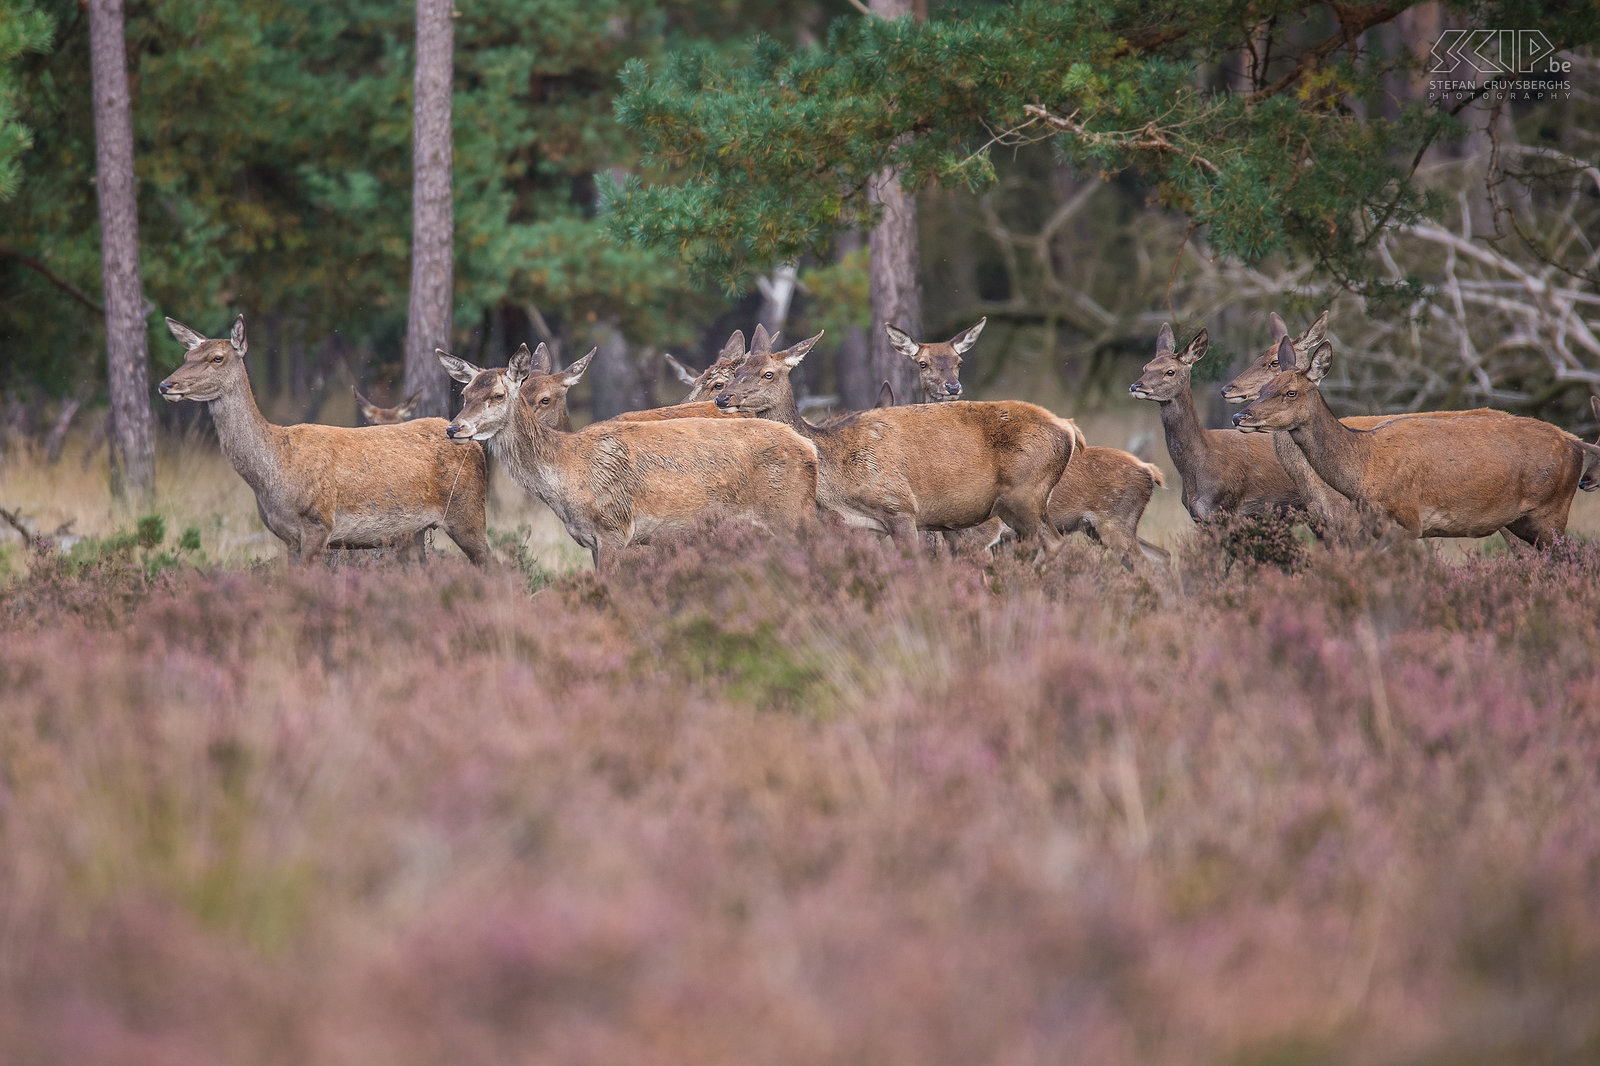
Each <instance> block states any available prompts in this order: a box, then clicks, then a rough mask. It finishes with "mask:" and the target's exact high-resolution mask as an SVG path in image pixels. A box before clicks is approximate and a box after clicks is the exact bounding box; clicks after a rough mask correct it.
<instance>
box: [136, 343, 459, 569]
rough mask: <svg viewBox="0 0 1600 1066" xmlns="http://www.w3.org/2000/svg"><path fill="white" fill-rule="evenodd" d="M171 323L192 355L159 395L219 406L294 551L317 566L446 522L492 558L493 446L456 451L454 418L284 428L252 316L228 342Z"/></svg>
mask: <svg viewBox="0 0 1600 1066" xmlns="http://www.w3.org/2000/svg"><path fill="white" fill-rule="evenodd" d="M167 329H169V330H171V331H172V335H173V336H174V337H176V338H177V339H178V343H180V344H182V345H183V346H184V347H185V348H187V349H188V352H189V354H188V355H187V356H186V357H185V359H184V363H183V365H182V366H180V367H179V368H178V369H177V370H174V371H173V372H172V373H171V374H170V375H168V377H167V379H166V380H165V381H163V382H161V384H160V385H159V386H157V391H159V392H160V393H161V398H162V399H164V400H166V401H168V402H169V403H177V402H178V401H179V400H195V401H197V402H200V403H204V404H207V405H208V406H209V407H210V409H211V420H212V422H213V423H214V424H215V425H216V427H217V440H218V441H219V442H220V443H221V445H222V454H223V455H225V456H227V457H228V461H229V462H231V463H232V464H233V468H234V469H235V470H237V471H239V475H240V476H241V477H243V478H244V480H245V482H246V483H247V484H248V485H249V486H250V488H251V489H252V490H254V492H255V494H256V511H257V513H258V514H260V516H261V521H262V522H263V523H264V524H265V525H266V527H267V528H268V529H270V530H271V531H272V532H273V534H274V535H275V536H276V537H277V538H278V539H279V540H281V541H283V542H284V544H285V545H287V546H288V549H289V555H290V557H291V558H292V559H294V560H296V561H298V562H311V561H312V560H314V559H316V558H317V556H319V555H321V554H322V552H323V551H324V550H325V549H327V548H328V547H330V546H341V547H346V548H378V547H387V546H390V545H396V544H405V543H407V542H408V541H409V542H410V545H411V549H410V550H415V548H416V547H417V546H418V545H419V543H420V537H419V535H420V534H421V533H423V532H425V531H426V530H429V529H433V528H436V527H437V528H442V529H443V530H444V531H445V532H446V533H448V534H449V535H450V539H451V540H453V541H455V542H456V544H458V545H460V547H461V550H462V551H464V552H466V553H467V558H469V559H471V560H472V561H473V562H474V563H477V564H479V565H482V564H483V563H485V562H487V561H488V560H489V540H488V537H487V536H486V535H485V532H484V510H483V501H484V491H485V488H486V478H485V464H484V459H483V449H481V448H476V447H474V448H470V449H464V450H458V449H453V448H451V446H450V444H449V442H448V441H446V440H445V439H444V436H443V432H442V431H443V430H444V427H445V420H444V419H442V418H419V419H416V420H415V421H411V422H403V423H401V424H399V425H394V426H364V427H360V428H355V429H352V428H348V427H345V426H316V425H299V426H275V425H273V424H272V423H270V422H268V421H267V420H266V419H265V418H263V417H262V415H261V411H260V409H259V408H257V407H256V401H255V396H254V395H253V394H252V393H251V391H250V378H249V376H248V375H247V374H246V373H245V363H244V356H245V352H246V351H247V350H248V345H247V343H246V341H245V335H244V316H243V315H240V316H239V318H238V321H236V322H234V324H233V334H232V336H231V338H230V339H228V340H207V339H206V338H205V337H202V336H201V335H200V334H198V333H196V332H195V331H194V330H192V329H190V328H189V327H188V326H185V325H183V324H182V323H180V322H175V321H173V320H172V319H170V318H169V319H167ZM404 550H405V549H403V551H404Z"/></svg>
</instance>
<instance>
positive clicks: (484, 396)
mask: <svg viewBox="0 0 1600 1066" xmlns="http://www.w3.org/2000/svg"><path fill="white" fill-rule="evenodd" d="M433 354H434V355H436V356H438V357H439V362H440V363H441V364H442V365H443V366H444V369H445V372H446V373H447V374H449V375H450V376H451V377H453V378H455V379H456V380H457V381H459V382H461V383H462V384H463V385H465V386H466V388H465V389H463V390H461V413H460V414H458V415H456V417H455V419H454V420H453V421H452V422H451V423H450V424H449V425H447V426H445V427H444V435H445V436H447V437H449V438H450V439H451V440H455V441H468V440H488V439H489V438H491V437H493V436H494V435H495V434H497V433H499V432H500V431H501V430H503V429H505V428H506V427H507V426H508V425H510V424H511V420H512V418H513V417H514V416H515V414H516V408H515V406H514V405H515V404H516V402H517V396H518V394H519V393H520V392H521V391H522V383H523V382H525V381H527V380H528V375H529V374H531V373H532V372H533V353H532V352H530V351H528V346H527V345H526V344H524V345H522V346H521V347H519V348H518V349H517V350H516V352H515V353H514V354H513V355H512V356H511V361H510V363H508V364H507V365H506V366H504V367H502V368H500V369H498V370H485V369H484V368H483V367H480V366H474V365H473V364H472V363H469V362H467V361H466V360H465V359H458V358H456V357H455V356H453V355H451V354H450V353H449V352H446V351H444V350H443V349H440V348H435V349H434V350H433ZM590 354H593V353H592V352H591V353H590Z"/></svg>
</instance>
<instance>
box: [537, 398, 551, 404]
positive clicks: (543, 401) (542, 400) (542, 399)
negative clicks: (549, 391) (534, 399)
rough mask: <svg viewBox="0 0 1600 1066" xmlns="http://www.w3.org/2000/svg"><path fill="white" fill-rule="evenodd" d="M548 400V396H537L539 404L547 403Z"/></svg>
mask: <svg viewBox="0 0 1600 1066" xmlns="http://www.w3.org/2000/svg"><path fill="white" fill-rule="evenodd" d="M549 402H550V397H548V396H541V397H539V403H540V404H541V405H542V404H547V403H549Z"/></svg>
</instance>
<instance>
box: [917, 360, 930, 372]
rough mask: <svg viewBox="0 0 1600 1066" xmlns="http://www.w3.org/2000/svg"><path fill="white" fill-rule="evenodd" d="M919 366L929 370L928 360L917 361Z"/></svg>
mask: <svg viewBox="0 0 1600 1066" xmlns="http://www.w3.org/2000/svg"><path fill="white" fill-rule="evenodd" d="M917 365H918V366H920V367H921V368H922V369H924V370H926V369H928V361H927V360H926V359H919V360H917Z"/></svg>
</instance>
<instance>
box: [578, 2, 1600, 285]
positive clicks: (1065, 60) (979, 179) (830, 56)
mask: <svg viewBox="0 0 1600 1066" xmlns="http://www.w3.org/2000/svg"><path fill="white" fill-rule="evenodd" d="M1408 6H1410V5H1409V4H1408V3H1400V4H1394V5H1378V4H1367V5H1359V4H1358V5H1348V6H1347V7H1346V8H1341V11H1343V12H1344V14H1343V15H1342V16H1341V17H1343V18H1345V19H1346V20H1347V22H1346V26H1348V23H1349V22H1353V21H1359V20H1360V19H1362V18H1363V17H1366V18H1369V19H1370V21H1371V22H1372V23H1373V24H1376V23H1381V22H1384V21H1388V20H1390V19H1392V18H1393V17H1394V16H1395V15H1396V14H1398V13H1399V12H1400V11H1402V10H1404V9H1405V8H1406V7H1408ZM1461 6H1463V7H1469V10H1470V13H1471V15H1472V16H1473V18H1474V19H1475V20H1477V21H1478V22H1479V23H1481V24H1483V25H1490V26H1496V25H1523V24H1524V23H1522V22H1517V21H1516V18H1517V17H1521V16H1526V17H1527V18H1533V19H1534V21H1532V22H1528V23H1527V24H1528V25H1538V26H1539V27H1541V28H1542V29H1544V30H1545V32H1546V33H1547V34H1548V35H1549V36H1550V37H1551V38H1552V39H1555V40H1559V41H1561V42H1562V44H1563V46H1565V47H1572V46H1574V45H1577V44H1581V43H1583V42H1584V41H1587V40H1591V39H1593V38H1594V37H1595V36H1596V35H1597V34H1600V15H1597V14H1596V13H1595V10H1594V9H1593V7H1592V5H1580V4H1562V5H1556V6H1555V7H1554V8H1551V7H1550V6H1546V7H1545V8H1544V9H1543V10H1542V12H1541V13H1540V14H1539V15H1538V16H1537V17H1535V16H1533V15H1532V14H1531V13H1530V12H1529V11H1527V10H1525V9H1527V8H1528V7H1529V5H1527V4H1505V3H1501V4H1496V3H1479V4H1473V5H1470V6H1469V5H1461ZM1369 9H1370V11H1371V14H1370V15H1369V14H1368V11H1369ZM947 10H948V12H949V13H948V14H946V11H947ZM935 13H936V14H937V15H938V16H939V17H937V18H933V19H930V20H929V21H927V22H925V23H921V24H918V23H915V22H913V21H911V20H909V19H902V20H896V21H887V20H882V19H873V18H857V17H852V18H845V19H840V20H838V21H836V22H834V23H833V25H832V26H831V27H830V30H829V33H828V35H827V39H826V41H825V42H823V43H820V44H817V45H813V46H810V47H807V48H801V49H797V50H793V51H788V50H785V49H783V48H781V47H779V46H777V45H776V44H775V43H774V42H772V41H771V40H766V39H763V40H759V41H757V42H756V44H755V46H754V47H753V48H752V49H751V51H750V54H749V56H748V59H747V60H746V61H745V62H742V63H739V64H732V65H730V64H728V63H727V62H725V61H722V60H720V59H719V58H718V57H717V56H715V55H714V54H712V53H711V52H710V51H709V50H707V49H703V48H693V49H687V50H683V51H680V52H678V53H676V54H674V55H673V56H671V57H670V58H668V59H667V60H666V61H664V62H661V63H659V64H656V65H655V66H653V67H652V66H648V65H647V64H645V63H644V62H641V61H635V62H633V63H630V64H629V65H628V66H627V67H625V68H624V70H623V72H622V83H623V89H624V91H623V92H622V94H621V95H620V96H619V97H618V100H617V116H618V118H619V119H620V120H621V122H622V123H623V124H624V125H625V126H627V127H628V129H630V130H631V131H632V132H633V133H634V134H635V135H636V136H637V137H638V138H639V139H640V141H641V143H642V145H643V147H644V149H645V152H646V155H647V158H648V159H649V160H651V161H652V162H654V163H655V164H656V165H657V166H658V167H660V168H661V169H662V172H663V173H664V174H672V175H675V176H677V175H681V176H682V178H683V180H681V181H678V182H673V183H667V182H663V183H659V184H644V183H641V182H638V181H625V182H619V183H612V184H610V185H608V186H607V187H606V188H605V189H604V190H603V195H604V198H605V202H606V204H607V207H608V209H609V210H610V212H611V213H612V217H613V226H614V228H615V230H616V231H617V232H618V233H619V234H624V235H626V236H627V237H629V238H630V239H632V240H634V241H637V242H639V243H642V244H645V245H648V246H650V247H655V248H660V249H663V250H665V251H668V252H671V253H674V254H677V255H680V256H682V257H684V258H685V259H686V260H688V261H689V262H690V263H692V264H693V266H694V268H695V269H696V270H697V271H698V272H699V273H701V274H703V275H705V276H708V277H712V278H715V279H717V280H719V281H722V282H724V283H731V284H736V283H737V282H738V280H739V279H740V278H741V277H742V276H744V275H745V274H746V273H747V272H748V271H750V270H752V269H758V268H760V267H761V266H762V265H764V264H768V263H771V262H774V261H779V260H785V259H794V258H797V257H798V256H800V255H801V254H803V253H805V252H807V251H810V250H813V249H815V248H817V247H818V246H819V244H820V243H821V242H822V241H824V240H826V239H827V238H828V237H829V236H830V235H832V234H834V233H836V232H838V231H840V230H845V229H853V228H859V227H861V226H863V225H864V224H866V223H868V222H870V220H871V213H870V209H869V206H868V204H867V202H866V197H865V188H866V184H867V182H868V180H869V178H871V177H872V176H873V175H875V174H877V173H878V172H880V171H881V170H882V169H883V168H884V167H886V166H894V167H896V168H898V169H899V171H900V173H901V175H902V180H903V181H904V182H905V183H906V184H908V185H910V186H913V187H917V186H922V185H926V184H928V183H931V182H940V183H944V184H968V185H982V184H986V183H988V182H990V181H992V180H993V177H994V169H993V166H992V165H991V163H990V161H989V157H990V153H991V151H992V150H993V148H994V146H995V145H996V144H997V143H998V144H1003V145H1007V146H1012V145H1017V144H1020V143H1026V142H1028V141H1034V140H1040V139H1045V138H1047V137H1055V139H1056V145H1057V147H1058V150H1059V151H1060V152H1061V153H1062V154H1063V155H1064V156H1065V157H1066V158H1067V159H1068V160H1069V161H1071V162H1072V163H1074V164H1075V165H1077V166H1078V167H1079V168H1081V169H1083V170H1086V171H1089V172H1100V173H1118V172H1128V173H1130V174H1132V175H1134V176H1136V177H1137V178H1138V179H1139V180H1140V181H1142V182H1143V183H1144V184H1146V185H1147V186H1148V187H1149V188H1150V189H1152V190H1153V191H1154V193H1155V196H1156V197H1157V198H1158V200H1159V201H1160V202H1161V203H1162V204H1164V205H1165V206H1168V207H1170V208H1173V209H1176V210H1179V211H1182V212H1184V213H1186V214H1187V215H1188V216H1189V217H1190V218H1191V219H1192V220H1193V222H1194V223H1195V224H1196V225H1199V226H1205V227H1207V229H1208V232H1209V238H1210V241H1211V244H1212V245H1213V246H1214V247H1215V248H1216V249H1217V250H1219V251H1221V252H1223V253H1225V254H1228V255H1231V256H1237V257H1239V258H1240V259H1243V260H1245V261H1247V262H1256V261H1259V260H1260V259H1262V258H1263V257H1265V256H1267V255H1270V254H1273V253H1275V252H1286V253H1289V254H1292V255H1295V256H1298V257H1304V258H1308V259H1310V260H1312V261H1314V262H1315V263H1316V264H1317V265H1318V266H1319V267H1320V268H1321V270H1322V271H1323V272H1324V273H1325V274H1327V275H1330V276H1332V277H1333V278H1335V279H1337V280H1340V281H1343V282H1345V283H1348V284H1352V285H1365V286H1367V287H1374V286H1376V285H1377V283H1376V282H1375V281H1374V279H1372V278H1371V277H1369V276H1368V273H1367V267H1366V261H1367V250H1368V247H1369V245H1370V243H1371V242H1372V240H1373V239H1374V238H1375V236H1376V235H1377V234H1378V233H1379V232H1381V231H1382V230H1383V229H1384V228H1385V227H1389V226H1393V225H1396V224H1402V223H1405V222H1409V221H1412V220H1414V219H1416V218H1418V217H1420V216H1422V215H1423V214H1425V213H1426V212H1427V211H1428V210H1429V209H1430V206H1431V205H1430V203H1429V201H1428V200H1427V198H1426V197H1425V196H1424V194H1423V193H1422V192H1421V191H1420V190H1418V189H1417V187H1416V186H1415V185H1414V184H1413V183H1412V181H1411V173H1410V171H1411V166H1412V164H1413V159H1414V157H1415V155H1416V154H1417V153H1418V152H1419V149H1420V146H1422V145H1425V144H1427V143H1429V142H1431V141H1432V140H1434V139H1436V138H1438V137H1440V136H1441V135H1444V134H1445V133H1447V132H1449V130H1450V128H1451V125H1452V120H1451V118H1450V117H1449V116H1448V115H1447V114H1444V113H1442V112H1440V111H1438V110H1437V109H1433V108H1430V107H1428V106H1426V105H1424V104H1422V103H1416V104H1412V105H1409V106H1408V107H1406V108H1405V109H1403V110H1402V111H1401V112H1400V114H1399V115H1398V116H1397V117H1395V118H1385V117H1381V115H1379V114H1375V113H1364V112H1363V111H1362V110H1361V109H1359V108H1358V107H1357V106H1355V105H1356V104H1358V103H1360V102H1362V101H1365V100H1367V99H1377V98H1380V97H1381V95H1382V91H1381V90H1382V83H1383V79H1384V78H1386V77H1389V76H1391V75H1393V74H1394V73H1396V72H1397V71H1399V72H1403V71H1410V70H1414V69H1415V67H1416V59H1415V57H1412V56H1411V55H1410V54H1409V53H1407V54H1406V55H1405V56H1403V57H1398V58H1396V57H1382V56H1370V55H1365V56H1355V57H1352V55H1351V53H1349V52H1348V51H1343V49H1345V48H1346V47H1347V45H1348V40H1346V39H1345V38H1343V37H1341V36H1340V34H1341V32H1342V30H1341V27H1340V26H1336V25H1332V24H1330V22H1329V17H1330V16H1329V14H1328V12H1327V10H1326V9H1325V8H1324V7H1323V6H1322V5H1320V4H1316V3H1312V2H1311V0H1277V2H1274V3H1269V4H1266V5H1262V4H1250V5H1245V4H1241V3H1239V2H1237V0H1203V2H1200V3H1191V2H1187V0H1157V2H1155V3H1151V2H1147V0H1070V2H1065V3H1062V2H1046V0H1023V2H1019V3H1014V4H1003V5H1000V4H960V5H949V7H948V9H947V8H945V7H940V8H939V9H938V10H937V11H936V12H935ZM1266 20H1272V23H1271V24H1272V26H1273V28H1274V33H1275V34H1276V39H1277V40H1278V41H1279V42H1280V48H1281V49H1284V50H1286V51H1280V53H1279V55H1280V58H1281V59H1282V60H1283V64H1280V67H1279V68H1273V70H1272V73H1273V75H1274V77H1276V76H1277V70H1278V69H1286V70H1287V71H1288V72H1287V73H1285V74H1284V75H1283V76H1282V78H1279V79H1278V80H1275V81H1273V82H1271V83H1267V82H1265V81H1264V80H1263V82H1262V83H1261V84H1259V85H1257V86H1255V87H1253V88H1252V89H1251V90H1249V91H1242V90H1241V91H1236V90H1234V89H1233V88H1230V87H1227V85H1226V81H1225V79H1224V80H1223V83H1222V84H1219V85H1218V86H1216V87H1213V88H1206V89H1200V88H1196V84H1197V70H1198V71H1201V72H1204V71H1206V70H1208V69H1209V70H1212V71H1215V70H1218V69H1230V70H1231V69H1236V68H1237V66H1238V63H1239V56H1240V55H1241V54H1244V53H1245V52H1246V51H1247V50H1248V48H1249V46H1250V42H1251V39H1252V38H1251V35H1252V34H1253V33H1255V32H1257V29H1258V27H1259V26H1261V25H1262V24H1264V23H1265V22H1266ZM1507 20H1509V21H1507ZM1346 37H1348V38H1349V39H1351V40H1353V39H1354V37H1353V35H1348V34H1347V35H1346ZM1324 44H1325V45H1326V46H1327V47H1326V50H1325V51H1322V52H1318V51H1316V48H1317V46H1318V45H1324ZM1291 46H1295V47H1298V48H1299V51H1298V53H1296V54H1295V55H1294V58H1295V60H1296V61H1295V62H1293V63H1290V62H1289V60H1290V54H1287V53H1293V52H1294V48H1293V47H1291ZM1302 61H1303V62H1302ZM1284 64H1287V66H1284ZM1200 80H1201V81H1202V83H1203V82H1204V81H1205V77H1204V75H1203V74H1202V75H1201V77H1200ZM1211 80H1212V81H1217V80H1218V79H1216V78H1215V77H1212V78H1211ZM1030 105H1037V106H1042V107H1044V108H1045V109H1046V110H1047V111H1048V114H1049V116H1050V117H1049V118H1045V117H1042V116H1040V115H1039V114H1038V113H1037V111H1030V110H1029V108H1030Z"/></svg>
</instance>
